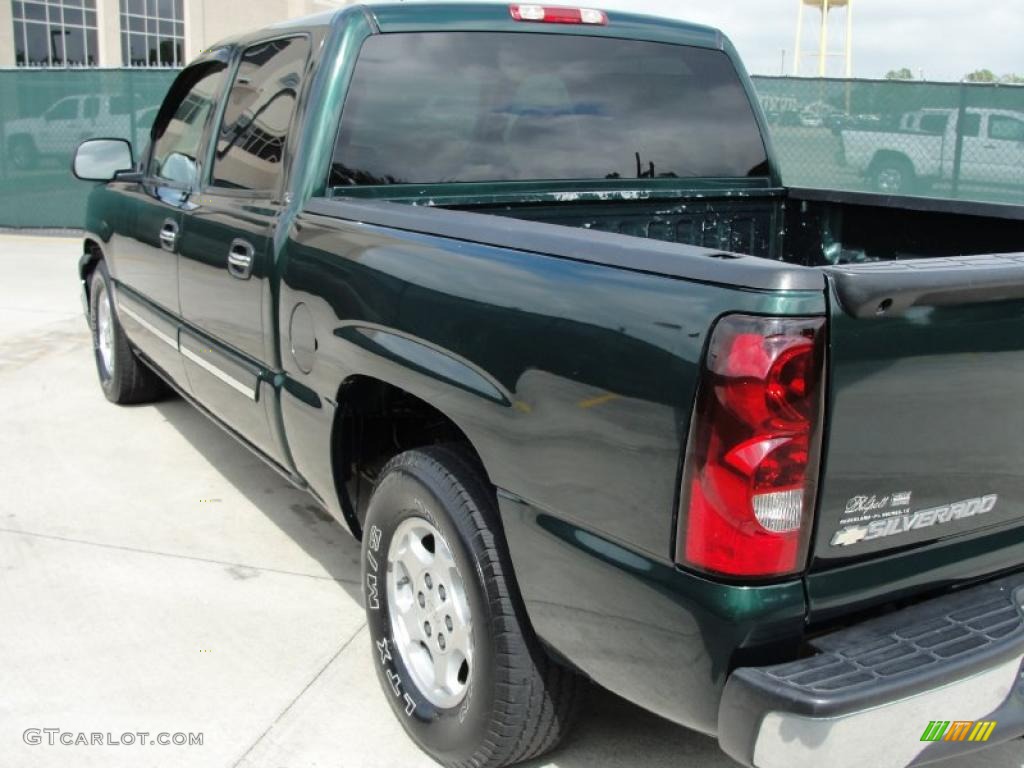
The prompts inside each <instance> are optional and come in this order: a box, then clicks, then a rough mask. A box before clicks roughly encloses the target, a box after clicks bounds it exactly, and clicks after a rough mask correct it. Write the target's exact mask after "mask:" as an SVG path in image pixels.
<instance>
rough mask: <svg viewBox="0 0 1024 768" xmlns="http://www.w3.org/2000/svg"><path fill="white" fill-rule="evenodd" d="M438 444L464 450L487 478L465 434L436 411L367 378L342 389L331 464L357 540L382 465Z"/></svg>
mask: <svg viewBox="0 0 1024 768" xmlns="http://www.w3.org/2000/svg"><path fill="white" fill-rule="evenodd" d="M438 443H447V444H456V445H460V446H462V448H463V449H464V450H465V451H466V452H467V453H468V455H469V457H470V458H471V459H472V460H473V461H475V462H476V463H477V464H478V465H479V467H480V470H481V472H483V473H484V477H485V478H486V477H487V475H486V470H484V464H483V461H482V460H481V459H480V455H479V453H478V452H477V451H476V449H475V448H474V446H473V444H472V443H471V442H470V440H469V438H468V437H467V436H466V434H465V432H463V431H462V430H461V429H460V428H459V427H458V425H457V424H456V423H455V422H454V421H452V420H451V419H450V418H449V417H448V416H447V415H445V414H444V413H442V412H441V411H439V410H438V409H437V408H435V407H434V406H432V405H430V404H429V403H427V402H426V401H424V400H422V399H420V398H419V397H417V396H416V395H413V394H411V393H409V392H407V391H405V390H404V389H401V388H400V387H396V386H394V385H392V384H388V383H387V382H384V381H381V380H380V379H375V378H373V377H370V376H352V377H351V378H349V379H347V380H346V381H345V382H344V383H343V384H342V386H341V388H340V390H339V392H338V409H337V411H336V413H335V416H334V425H333V426H332V429H331V453H332V456H331V463H332V466H333V470H334V481H335V485H336V487H337V488H338V492H339V494H340V495H341V505H342V508H343V509H345V510H346V512H347V513H349V514H354V516H355V518H356V520H357V521H358V523H359V526H360V530H359V531H355V533H356V534H357V535H359V534H360V533H361V529H362V524H363V521H365V520H366V506H367V503H368V502H369V498H370V493H371V492H372V491H373V487H374V484H375V483H376V481H377V477H378V475H379V474H380V471H381V469H383V467H384V465H385V464H387V463H388V461H390V460H391V459H392V458H393V457H394V456H397V455H398V454H399V453H402V452H403V451H408V450H411V449H413V448H421V447H423V446H427V445H436V444H438ZM488 482H489V481H488Z"/></svg>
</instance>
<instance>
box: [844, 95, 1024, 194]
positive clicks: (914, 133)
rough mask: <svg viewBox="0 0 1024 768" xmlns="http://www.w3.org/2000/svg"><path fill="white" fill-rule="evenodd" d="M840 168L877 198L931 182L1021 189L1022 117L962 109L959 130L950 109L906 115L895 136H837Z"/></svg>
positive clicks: (870, 132)
mask: <svg viewBox="0 0 1024 768" xmlns="http://www.w3.org/2000/svg"><path fill="white" fill-rule="evenodd" d="M841 136H842V142H843V149H842V156H843V159H844V161H845V163H846V164H847V165H849V166H851V167H852V168H853V169H855V170H856V171H858V172H859V173H861V174H863V175H864V176H865V177H866V178H868V179H869V181H870V184H871V187H872V189H873V190H874V191H876V192H881V193H884V194H906V193H913V192H915V191H921V190H922V189H925V188H927V187H928V186H929V185H931V184H934V183H936V182H944V181H951V180H953V179H956V180H957V182H958V183H959V182H963V183H967V184H977V185H983V186H1010V187H1022V186H1024V113H1022V112H1014V111H1011V110H1004V109H976V108H971V109H967V110H965V112H964V117H963V125H962V127H960V113H959V112H958V111H957V110H955V109H922V110H918V111H915V112H909V113H907V114H905V115H904V116H903V117H902V118H901V120H900V127H899V130H897V131H887V130H877V129H872V128H860V127H858V128H850V129H846V130H843V131H842V132H841Z"/></svg>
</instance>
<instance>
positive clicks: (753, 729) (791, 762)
mask: <svg viewBox="0 0 1024 768" xmlns="http://www.w3.org/2000/svg"><path fill="white" fill-rule="evenodd" d="M812 646H813V649H814V650H815V651H817V653H816V654H814V655H812V656H809V657H807V658H805V659H802V660H800V661H796V662H792V663H788V664H781V665H777V666H773V667H747V668H741V669H738V670H736V671H735V672H734V673H733V674H732V675H731V676H730V678H729V680H728V682H727V684H726V687H725V691H724V694H723V696H722V701H721V705H720V709H719V742H720V743H721V746H722V748H723V749H724V750H725V751H726V752H727V753H728V754H729V755H730V756H732V757H733V758H734V759H736V760H739V761H740V762H742V763H744V764H746V765H752V766H757V768H776V766H778V767H779V768H782V767H783V766H785V768H800V767H801V766H820V765H827V766H829V768H844V767H845V766H850V767H851V768H853V767H854V766H857V768H860V766H865V765H869V766H871V768H888V767H889V766H893V767H894V768H895V767H902V766H908V765H921V764H924V763H930V762H933V761H937V760H945V759H947V758H950V757H954V756H956V755H960V754H964V753H966V752H971V751H975V750H978V749H982V748H984V747H986V746H990V745H992V744H995V743H998V742H1002V741H1007V740H1009V739H1012V738H1016V737H1019V736H1021V735H1024V574H1020V575H1017V576H1014V577H1010V578H1005V579H1001V580H998V581H995V582H991V583H989V584H984V585H981V586H978V587H973V588H971V589H967V590H964V591H962V592H956V593H953V594H950V595H947V596H944V597H941V598H937V599H934V600H929V601H927V602H924V603H920V604H918V605H915V606H912V607H910V608H907V609H904V610H902V611H898V612H896V613H892V614H889V615H886V616H883V617H880V618H878V619H873V620H870V621H868V622H865V623H863V624H859V625H856V626H854V627H851V628H848V629H843V630H840V631H838V632H835V633H832V634H829V635H825V636H822V637H819V638H817V639H815V640H814V641H813V642H812ZM993 722H994V723H996V724H995V725H994V726H991V725H989V726H982V725H979V724H980V723H993ZM932 723H936V724H937V725H935V726H933V727H929V726H930V724H932ZM946 723H948V726H944V724H946ZM986 734H987V738H986ZM926 737H930V738H928V739H927V740H926Z"/></svg>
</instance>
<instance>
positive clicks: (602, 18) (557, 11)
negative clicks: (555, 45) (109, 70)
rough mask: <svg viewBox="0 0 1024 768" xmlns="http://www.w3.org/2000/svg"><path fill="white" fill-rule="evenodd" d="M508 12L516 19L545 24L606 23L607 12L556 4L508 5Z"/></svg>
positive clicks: (603, 24)
mask: <svg viewBox="0 0 1024 768" xmlns="http://www.w3.org/2000/svg"><path fill="white" fill-rule="evenodd" d="M508 10H509V13H511V14H512V18H513V19H515V20H516V21H537V22H542V23H546V24H596V25H598V26H605V25H606V24H608V14H606V13H605V12H604V11H598V10H595V9H593V8H564V7H561V6H557V5H519V4H517V5H510V6H509V8H508Z"/></svg>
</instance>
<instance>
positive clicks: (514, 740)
mask: <svg viewBox="0 0 1024 768" xmlns="http://www.w3.org/2000/svg"><path fill="white" fill-rule="evenodd" d="M765 128H766V124H765V119H764V115H763V113H762V111H761V108H760V107H759V105H758V102H757V100H756V98H755V97H754V93H753V91H752V88H751V84H750V80H749V79H748V77H747V75H746V73H745V72H744V69H743V67H742V65H741V64H740V62H739V60H738V57H737V56H736V53H735V51H734V50H733V47H732V46H731V45H730V43H729V41H728V40H727V39H726V38H725V37H724V36H723V35H722V34H721V33H720V32H718V31H716V30H714V29H708V28H705V27H699V26H693V25H690V24H685V23H680V22H676V21H668V20H663V19H654V18H646V17H640V16H634V15H627V14H619V13H612V12H608V13H605V12H603V11H599V10H591V9H580V8H569V7H549V6H541V5H525V4H513V5H511V6H510V5H477V4H448V5H431V4H422V3H415V4H401V5H370V6H352V7H347V8H345V9H343V10H337V11H334V12H331V13H328V14H326V15H321V16H316V17H312V18H309V19H304V20H301V21H295V22H289V23H286V24H281V25H278V26H275V27H272V28H269V29H265V30H263V31H261V32H257V33H255V34H251V35H248V36H246V37H241V38H238V39H234V40H231V41H228V42H226V43H223V44H221V45H217V46H215V47H213V48H212V49H211V50H209V51H207V52H206V53H204V54H203V55H202V56H201V57H200V58H199V59H198V60H196V61H195V62H193V63H192V64H191V65H190V66H188V67H187V68H185V69H184V70H183V71H182V72H181V74H180V75H179V76H178V78H177V80H176V81H175V82H174V84H173V86H172V87H171V89H170V92H169V93H168V95H167V99H166V101H165V102H164V104H163V106H162V107H161V108H160V111H159V113H158V115H157V117H156V120H155V122H154V124H153V128H152V131H151V135H150V136H151V142H150V145H149V146H148V147H146V148H145V149H143V151H142V152H141V157H140V158H139V160H138V162H136V161H135V160H134V158H133V155H132V150H131V148H130V147H129V146H128V145H127V144H126V143H125V142H122V141H114V140H97V141H90V142H86V143H84V144H82V145H81V147H80V148H79V150H78V152H77V155H76V159H75V168H74V170H75V173H76V175H77V176H79V177H80V178H84V179H91V180H93V181H98V182H102V183H99V184H97V185H96V187H95V189H94V191H93V192H92V193H91V196H90V200H89V206H88V233H87V235H86V238H85V242H84V252H83V256H82V259H81V264H80V277H81V280H82V285H83V287H84V289H85V302H86V308H87V312H88V316H89V318H90V325H91V327H92V331H93V340H94V346H95V357H96V365H97V369H98V372H99V379H100V383H101V385H102V388H103V391H104V393H105V394H106V396H107V398H109V399H110V400H111V401H113V402H115V403H139V402H143V401H147V400H151V399H153V398H155V397H157V396H159V394H160V393H161V391H162V390H163V389H164V387H165V386H169V387H170V388H172V389H174V390H176V391H177V392H179V393H180V394H181V395H182V396H184V397H186V398H187V399H188V400H190V401H191V402H193V403H194V404H195V405H196V407H197V408H199V409H200V410H202V411H203V412H204V413H206V414H207V415H208V416H209V417H210V418H211V419H213V420H214V421H216V422H217V423H218V424H220V425H221V426H222V427H224V429H226V430H227V431H228V432H230V433H231V434H232V435H234V436H235V437H236V438H237V439H238V440H239V441H241V442H242V443H243V444H244V445H246V446H247V447H249V448H250V449H252V450H253V451H254V452H256V453H257V454H258V455H259V456H261V457H262V458H263V459H265V460H266V462H267V463H268V464H270V465H271V466H272V467H274V468H275V469H277V470H278V471H280V472H281V473H283V474H284V475H285V476H286V477H288V478H290V479H291V480H292V481H293V482H294V483H295V484H297V485H298V486H300V487H302V488H305V489H308V491H309V492H310V493H311V494H312V495H313V496H314V497H316V499H318V500H319V501H320V502H321V503H322V504H323V505H324V507H326V508H327V509H328V510H330V512H331V513H333V515H334V516H336V518H337V519H338V520H339V521H340V522H342V523H343V524H344V525H345V526H347V527H348V528H349V530H351V532H352V534H353V535H354V536H356V537H359V538H360V539H361V541H362V594H363V598H364V601H365V608H366V615H367V620H368V625H369V630H370V633H371V635H372V641H373V643H372V656H371V657H370V658H368V659H367V662H368V663H372V664H373V665H374V667H375V668H376V671H377V675H378V677H379V679H380V683H381V688H382V690H383V694H384V696H385V697H386V698H387V700H388V701H389V702H390V704H391V706H392V708H393V710H394V713H395V715H396V717H397V718H398V719H399V720H400V721H401V723H402V725H403V726H404V727H405V729H406V730H407V731H408V733H409V735H410V737H411V738H412V739H414V740H415V741H416V743H418V744H419V745H420V746H421V747H422V748H423V749H424V750H425V751H426V752H427V753H429V754H430V755H431V756H433V757H434V758H435V759H436V760H438V761H439V762H440V763H442V764H444V765H448V766H473V767H474V768H483V767H485V766H502V765H509V764H512V763H515V762H518V761H522V760H526V759H528V758H532V757H535V756H537V755H540V754H542V753H543V752H545V751H546V750H548V749H550V748H552V747H553V746H554V745H555V744H556V743H557V742H558V741H559V739H560V738H561V737H562V736H563V735H564V734H565V733H566V730H567V729H568V727H569V725H570V723H571V721H572V719H573V716H574V713H575V712H576V710H577V705H578V704H579V702H580V699H581V696H582V695H583V692H584V691H585V690H586V689H585V684H588V683H589V682H590V681H592V682H594V683H596V684H598V685H601V686H604V687H605V688H608V689H610V690H611V691H614V692H615V693H617V694H619V695H621V696H623V697H625V698H627V699H629V700H631V701H633V702H635V703H636V704H638V705H640V706H641V707H644V708H646V709H648V710H650V711H652V712H655V713H657V714H659V715H662V716H664V717H666V718H669V719H671V720H673V721H675V722H677V723H681V724H683V725H685V726H688V727H689V728H692V729H695V730H697V731H701V732H703V733H706V734H711V735H713V736H715V737H717V739H718V741H719V742H720V744H721V746H722V748H723V749H724V750H725V751H726V752H727V753H728V754H729V755H731V756H732V757H734V758H735V759H737V760H739V761H740V762H742V763H745V764H747V765H755V766H762V767H763V768H774V767H775V766H779V767H782V766H785V767H786V768H791V767H792V766H830V768H836V767H837V766H864V765H871V766H876V767H877V766H904V765H909V764H915V763H925V762H930V761H934V760H939V759H943V758H947V757H951V756H953V755H957V754H960V753H963V752H966V751H969V750H973V749H979V748H982V747H985V746H986V745H989V744H994V743H996V742H1000V741H1005V740H1008V739H1013V738H1016V737H1018V736H1020V735H1021V734H1022V733H1024V679H1022V674H1024V671H1022V659H1024V471H1022V468H1021V455H1022V453H1024V407H1022V405H1021V395H1020V393H1021V388H1022V387H1024V253H1021V250H1022V249H1024V227H1022V223H1021V219H1022V216H1024V214H1022V212H1021V210H1020V209H1018V208H1012V207H1008V206H977V207H973V208H972V207H970V206H966V207H964V204H959V205H960V206H961V207H952V204H947V203H944V202H941V201H915V200H911V199H903V200H899V199H895V198H890V197H884V196H878V195H870V194H841V193H832V192H822V191H813V190H801V189H790V188H786V187H785V186H783V185H782V183H781V181H780V175H779V168H778V165H777V162H776V159H775V155H774V153H773V151H772V146H771V142H770V140H769V137H768V134H767V132H766V130H765ZM993 724H994V725H993Z"/></svg>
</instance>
